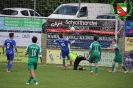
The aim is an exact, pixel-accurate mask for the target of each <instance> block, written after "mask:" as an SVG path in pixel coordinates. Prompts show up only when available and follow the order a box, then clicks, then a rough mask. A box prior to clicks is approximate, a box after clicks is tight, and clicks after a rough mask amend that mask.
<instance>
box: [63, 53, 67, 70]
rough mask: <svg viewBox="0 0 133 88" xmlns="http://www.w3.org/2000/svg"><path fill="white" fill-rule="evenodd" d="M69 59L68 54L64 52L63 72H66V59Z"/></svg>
mask: <svg viewBox="0 0 133 88" xmlns="http://www.w3.org/2000/svg"><path fill="white" fill-rule="evenodd" d="M66 57H67V53H66V52H62V58H63V70H66V63H65V58H66Z"/></svg>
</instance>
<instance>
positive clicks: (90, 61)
mask: <svg viewBox="0 0 133 88" xmlns="http://www.w3.org/2000/svg"><path fill="white" fill-rule="evenodd" d="M92 63H93V57H92V56H90V58H89V68H90V74H92V73H93V71H92Z"/></svg>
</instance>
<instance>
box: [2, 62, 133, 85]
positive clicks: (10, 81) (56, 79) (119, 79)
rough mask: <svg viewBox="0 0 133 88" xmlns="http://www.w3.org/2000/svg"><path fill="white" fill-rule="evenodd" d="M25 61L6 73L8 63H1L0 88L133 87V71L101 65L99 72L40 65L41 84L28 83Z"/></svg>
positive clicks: (38, 78) (38, 73)
mask: <svg viewBox="0 0 133 88" xmlns="http://www.w3.org/2000/svg"><path fill="white" fill-rule="evenodd" d="M26 66H27V65H26V64H24V63H14V64H13V67H12V69H11V71H12V72H10V73H6V72H5V69H6V64H5V63H0V88H133V73H127V74H124V73H123V72H120V71H117V72H116V73H109V72H108V70H109V68H103V67H99V74H98V75H95V74H89V68H88V67H86V69H87V70H86V71H74V70H72V67H70V66H69V67H68V69H67V70H62V67H61V66H55V65H43V66H42V65H39V66H38V69H37V70H36V72H35V73H36V78H37V80H38V82H39V85H37V86H35V85H33V81H32V82H31V84H30V85H26V84H25V83H26V81H27V79H28V76H29V72H28V70H27V68H26Z"/></svg>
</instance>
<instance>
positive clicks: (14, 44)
mask: <svg viewBox="0 0 133 88" xmlns="http://www.w3.org/2000/svg"><path fill="white" fill-rule="evenodd" d="M13 47H14V49H15V51H16V53H17V54H18V49H17V46H16V42H15V41H14V43H13Z"/></svg>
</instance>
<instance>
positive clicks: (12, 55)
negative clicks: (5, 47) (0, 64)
mask: <svg viewBox="0 0 133 88" xmlns="http://www.w3.org/2000/svg"><path fill="white" fill-rule="evenodd" d="M6 56H7V60H13V59H14V54H6Z"/></svg>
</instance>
